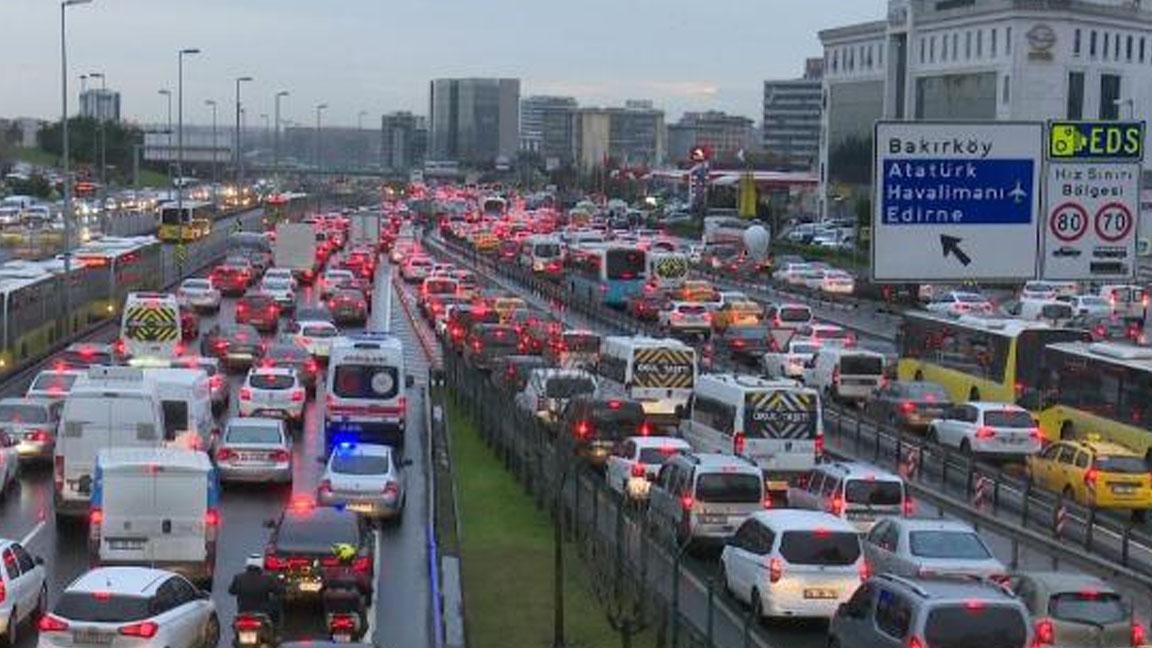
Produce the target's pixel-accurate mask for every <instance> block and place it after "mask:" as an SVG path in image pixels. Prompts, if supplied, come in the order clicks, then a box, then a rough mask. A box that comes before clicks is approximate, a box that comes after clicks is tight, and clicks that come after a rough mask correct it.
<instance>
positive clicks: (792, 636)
mask: <svg viewBox="0 0 1152 648" xmlns="http://www.w3.org/2000/svg"><path fill="white" fill-rule="evenodd" d="M437 243H438V242H435V241H434V242H433V243H432V244H431V245H430V246H429V249H431V250H433V251H437V252H440V253H441V254H442V255H444V256H445V258H447V260H450V261H453V262H455V263H463V264H464V265H470V263H469V262H468V261H467V260H466V259H464V258H461V257H460V256H459V255H456V254H453V253H452V252H451V251H450V250H449V249H447V248H439V246H438V245H437ZM438 248H439V249H438ZM478 275H480V276H482V277H484V278H485V279H487V280H488V281H489V283H491V284H493V285H494V286H496V287H499V288H500V289H502V290H506V291H509V292H511V293H514V294H517V295H519V296H521V297H523V298H525V299H526V301H527V302H528V303H529V304H530V305H532V306H533V307H534V308H537V309H541V310H544V311H554V310H556V308H555V306H556V305H555V304H553V303H551V302H550V301H548V300H547V299H544V298H541V297H539V296H537V295H534V294H532V293H531V292H530V291H528V290H525V289H524V287H523V286H521V285H519V284H517V283H516V282H514V281H513V280H510V279H508V278H505V277H499V276H492V274H491V273H487V272H484V271H483V270H482V269H480V271H479V272H478ZM562 316H563V319H564V321H565V323H566V324H567V325H568V326H572V327H580V328H590V329H592V330H599V331H605V332H607V333H620V331H619V330H606V328H605V326H604V325H603V324H602V323H600V322H598V321H595V320H593V319H591V318H588V317H584V316H582V315H581V314H580V313H578V312H575V310H574V309H563V310H562ZM723 364H725V363H720V365H723ZM727 364H728V368H729V369H730V368H732V367H731V364H730V363H727ZM742 371H746V369H742ZM829 443H830V448H831V449H834V450H839V451H841V452H844V453H846V454H849V455H852V454H855V453H854V452H853V450H854V449H852V448H849V447H848V445H847V443H846V442H845V441H844V439H843V438H842V437H838V436H832V437H830V441H829ZM926 485H930V483H929V484H926ZM917 514H918V515H919V516H921V517H951V516H949V515H947V514H946V513H945V512H944V511H942V510H940V509H938V508H934V507H929V506H925V505H922V506H921V508H920V510H919V511H918V513H917ZM1001 515H1002V516H1003V517H1004V518H1005V519H1011V512H1010V511H1009V510H1007V509H1004V510H1003V511H1002V512H1001ZM981 535H982V537H983V538H984V539H985V541H986V542H987V544H988V545H989V548H990V550H991V551H992V552H993V554H994V555H995V556H996V557H997V558H998V559H999V560H1000V561H1001V562H1003V563H1004V564H1005V565H1012V564H1013V563H1015V564H1016V565H1017V566H1018V569H1020V570H1050V569H1057V568H1059V569H1061V570H1064V571H1075V572H1081V571H1083V570H1081V569H1078V568H1074V567H1071V566H1069V565H1068V564H1067V563H1066V562H1064V563H1061V562H1060V561H1059V560H1058V557H1057V556H1055V555H1053V554H1052V553H1050V552H1047V551H1044V550H1042V549H1040V548H1038V547H1034V546H1027V545H1020V546H1019V547H1017V548H1015V549H1014V547H1013V543H1012V541H1011V539H1010V538H1008V537H1006V536H1003V535H1001V534H996V533H990V532H989V531H988V530H987V529H982V530H981ZM715 559H716V556H712V557H710V558H709V557H707V556H703V557H702V556H689V557H688V558H687V563H688V564H689V565H690V566H691V567H692V569H691V570H690V571H689V572H688V573H686V574H685V575H684V576H683V577H682V582H681V589H680V591H681V594H682V596H685V599H684V600H685V602H686V606H687V607H688V608H689V609H690V610H691V609H692V608H693V607H694V606H701V605H702V606H706V605H707V601H706V598H705V597H706V591H707V584H706V580H705V579H706V578H707V575H708V574H711V573H713V572H714V570H715V564H716V560H715ZM1097 575H1098V576H1101V577H1103V578H1105V579H1106V580H1110V581H1111V580H1114V579H1111V578H1109V576H1110V574H1107V573H1098V574H1097ZM1114 585H1116V586H1117V587H1118V588H1119V590H1120V591H1121V592H1122V593H1124V594H1125V595H1126V596H1127V598H1128V600H1130V601H1134V602H1137V603H1138V604H1137V606H1136V607H1137V609H1136V610H1135V612H1136V615H1137V618H1139V619H1140V620H1141V621H1144V622H1147V621H1148V619H1149V618H1150V615H1149V612H1150V610H1149V609H1148V606H1147V605H1144V604H1143V603H1142V602H1143V601H1146V600H1147V594H1148V593H1147V592H1143V591H1140V590H1138V589H1136V588H1133V587H1131V586H1129V585H1127V584H1123V583H1114ZM814 630H817V629H814V628H812V627H811V626H810V625H809V624H778V625H774V626H773V627H772V628H771V635H772V637H773V639H779V640H780V641H782V642H784V643H783V644H782V645H789V646H790V645H798V646H803V645H809V643H808V642H811V641H813V637H814V634H813V632H814ZM818 636H821V637H822V633H819V634H818ZM821 641H822V639H821ZM811 645H817V644H816V643H813V644H811Z"/></svg>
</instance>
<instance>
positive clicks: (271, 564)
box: [264, 554, 288, 571]
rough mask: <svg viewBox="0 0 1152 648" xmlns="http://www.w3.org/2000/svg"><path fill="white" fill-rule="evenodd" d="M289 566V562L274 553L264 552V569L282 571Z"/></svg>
mask: <svg viewBox="0 0 1152 648" xmlns="http://www.w3.org/2000/svg"><path fill="white" fill-rule="evenodd" d="M287 566H288V563H287V562H286V561H285V560H283V559H281V558H280V557H278V556H274V555H272V554H264V569H266V570H268V571H280V570H281V569H284V568H286V567H287Z"/></svg>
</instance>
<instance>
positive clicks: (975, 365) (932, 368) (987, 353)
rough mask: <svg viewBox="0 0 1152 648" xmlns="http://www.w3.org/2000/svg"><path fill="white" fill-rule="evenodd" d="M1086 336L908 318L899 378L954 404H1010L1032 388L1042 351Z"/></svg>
mask: <svg viewBox="0 0 1152 648" xmlns="http://www.w3.org/2000/svg"><path fill="white" fill-rule="evenodd" d="M1087 335H1088V334H1087V333H1086V332H1084V331H1081V330H1078V329H1065V328H1055V327H1052V326H1049V325H1048V324H1045V323H1043V322H1031V321H1025V320H1017V319H1002V318H986V317H972V316H961V317H951V316H948V315H938V314H936V313H928V312H910V313H906V314H905V315H904V321H903V323H902V325H901V327H900V331H899V334H898V336H897V344H896V345H897V347H898V348H899V350H900V362H899V365H898V369H897V373H898V375H899V378H900V380H927V381H930V382H935V383H939V384H941V385H943V386H944V388H945V389H947V390H948V394H949V395H950V396H951V397H952V400H953V401H954V402H957V403H963V402H968V401H980V400H984V401H991V402H1005V403H1013V402H1016V399H1017V398H1018V397H1019V396H1020V394H1021V393H1022V391H1023V389H1024V386H1025V385H1033V384H1035V383H1036V377H1037V376H1038V375H1039V374H1038V372H1039V371H1040V369H1041V361H1042V356H1043V351H1044V347H1046V346H1048V345H1049V344H1054V343H1058V342H1073V341H1080V340H1084V339H1086V338H1087Z"/></svg>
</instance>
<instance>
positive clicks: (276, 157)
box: [272, 90, 288, 178]
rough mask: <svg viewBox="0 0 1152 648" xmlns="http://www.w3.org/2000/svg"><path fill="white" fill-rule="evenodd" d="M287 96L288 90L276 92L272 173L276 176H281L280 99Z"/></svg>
mask: <svg viewBox="0 0 1152 648" xmlns="http://www.w3.org/2000/svg"><path fill="white" fill-rule="evenodd" d="M287 96H288V91H287V90H281V91H280V92H277V93H276V101H275V103H276V115H275V116H276V119H275V120H274V121H275V128H274V129H273V131H272V175H273V177H275V178H279V177H280V100H281V99H283V98H284V97H287Z"/></svg>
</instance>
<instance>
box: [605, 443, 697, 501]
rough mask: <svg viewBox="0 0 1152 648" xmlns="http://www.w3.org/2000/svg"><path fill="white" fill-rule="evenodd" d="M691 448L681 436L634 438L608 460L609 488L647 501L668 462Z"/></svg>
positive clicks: (606, 471)
mask: <svg viewBox="0 0 1152 648" xmlns="http://www.w3.org/2000/svg"><path fill="white" fill-rule="evenodd" d="M683 452H692V446H690V445H688V442H687V441H685V440H684V439H681V438H679V437H665V436H634V437H628V438H627V439H625V440H624V441H622V442H621V443H620V446H619V448H617V452H615V453H613V454H612V455H611V456H609V457H608V463H607V464H606V465H605V468H604V478H605V479H607V480H608V487H609V488H611V489H612V490H614V491H616V492H617V493H619V494H620V496H621V497H628V498H629V499H633V500H647V499H648V489H649V487H650V484H651V483H652V482H653V481H655V480H656V474H657V473H658V472H660V467H661V466H663V465H664V462H665V461H668V459H669V458H671V457H673V456H675V455H676V454H679V453H683Z"/></svg>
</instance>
